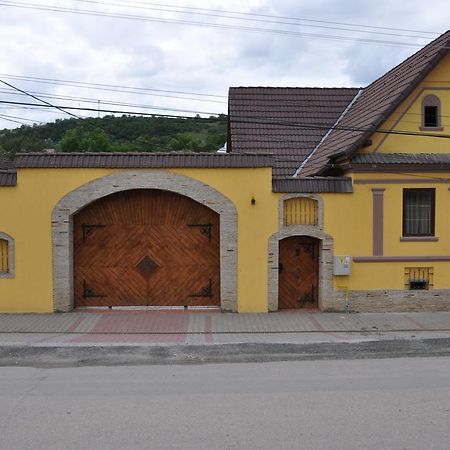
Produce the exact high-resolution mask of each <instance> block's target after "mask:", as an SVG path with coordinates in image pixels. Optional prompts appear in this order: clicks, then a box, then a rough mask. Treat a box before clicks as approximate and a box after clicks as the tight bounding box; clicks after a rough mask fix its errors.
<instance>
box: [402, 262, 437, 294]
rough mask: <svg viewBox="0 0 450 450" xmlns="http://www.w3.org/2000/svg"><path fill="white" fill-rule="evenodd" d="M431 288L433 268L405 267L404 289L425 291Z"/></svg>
mask: <svg viewBox="0 0 450 450" xmlns="http://www.w3.org/2000/svg"><path fill="white" fill-rule="evenodd" d="M432 287H433V267H405V289H410V290H426V289H431V288H432Z"/></svg>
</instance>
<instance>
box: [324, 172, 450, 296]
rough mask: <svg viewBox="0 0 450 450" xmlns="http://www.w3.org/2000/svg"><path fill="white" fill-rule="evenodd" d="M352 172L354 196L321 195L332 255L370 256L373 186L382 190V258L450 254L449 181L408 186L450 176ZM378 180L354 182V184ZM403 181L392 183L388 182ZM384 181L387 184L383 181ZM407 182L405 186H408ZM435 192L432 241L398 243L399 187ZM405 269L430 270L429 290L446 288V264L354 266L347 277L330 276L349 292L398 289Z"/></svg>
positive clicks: (449, 284) (449, 267)
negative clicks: (425, 179) (415, 181)
mask: <svg viewBox="0 0 450 450" xmlns="http://www.w3.org/2000/svg"><path fill="white" fill-rule="evenodd" d="M415 175H417V176H418V177H412V176H408V175H398V174H374V173H367V174H355V176H354V180H356V184H355V185H354V193H353V194H326V195H323V198H324V211H325V214H324V226H325V232H326V233H328V234H330V235H331V236H332V237H333V238H334V253H335V255H350V256H352V257H355V256H372V255H373V252H372V251H373V248H372V242H373V193H372V189H373V188H384V189H385V191H384V195H383V204H384V208H383V211H384V227H383V232H384V233H383V237H384V239H383V256H450V233H449V230H450V215H449V205H450V191H449V188H450V182H449V183H435V182H427V183H422V182H421V183H419V184H417V183H411V182H410V181H409V180H411V179H416V180H417V179H421V178H420V177H429V176H433V177H438V178H439V177H443V178H449V175H448V174H445V173H433V174H432V175H430V174H426V173H421V174H420V173H419V174H415ZM374 179H376V180H378V182H377V183H373V184H358V183H357V182H358V180H374ZM402 179H403V180H405V181H404V182H403V183H400V184H397V183H392V182H389V181H390V180H402ZM383 180H386V183H383V182H382V181H383ZM408 181H409V182H408ZM404 188H435V189H436V220H435V236H437V237H438V239H439V240H438V241H437V242H401V241H400V238H401V237H402V214H403V189H404ZM405 267H433V268H434V288H436V289H444V288H450V262H436V261H432V262H370V263H368V262H364V263H362V262H353V263H352V273H351V275H350V276H345V277H335V287H336V288H342V289H343V288H348V289H350V290H370V289H403V288H404V268H405Z"/></svg>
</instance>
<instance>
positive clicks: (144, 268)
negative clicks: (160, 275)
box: [136, 256, 159, 278]
mask: <svg viewBox="0 0 450 450" xmlns="http://www.w3.org/2000/svg"><path fill="white" fill-rule="evenodd" d="M158 269H159V265H158V264H156V263H155V261H153V259H152V258H150V257H149V256H144V257H143V258H142V259H141V260H140V261H139V263H138V265H137V266H136V270H137V271H138V272H139V273H140V274H141V275H142V276H143V277H144V278H148V277H149V276H150V275H152V274H153V273H154V272H156V271H157V270H158Z"/></svg>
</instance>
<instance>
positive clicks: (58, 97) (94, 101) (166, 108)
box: [0, 89, 450, 142]
mask: <svg viewBox="0 0 450 450" xmlns="http://www.w3.org/2000/svg"><path fill="white" fill-rule="evenodd" d="M29 92H30V93H32V94H35V95H39V96H40V97H41V98H49V99H56V100H68V101H72V102H80V101H81V102H85V103H92V104H96V105H98V104H99V103H100V104H103V105H113V106H128V107H134V108H140V109H141V108H142V109H147V110H159V111H174V112H185V113H191V114H207V115H219V114H221V113H218V112H211V111H200V110H190V109H179V108H172V107H170V106H156V105H153V106H150V105H143V104H137V103H127V102H115V101H112V100H105V99H91V98H87V97H74V96H67V95H55V94H50V93H48V92H34V91H33V92H32V91H29ZM0 94H7V95H25V94H21V93H16V92H13V91H8V90H2V89H0ZM252 103H253V104H254V103H255V101H253V102H252ZM78 109H80V107H78ZM365 110H366V111H378V109H376V108H366V109H365ZM224 114H225V113H224ZM392 114H394V113H392ZM395 114H402V115H404V116H406V115H414V116H420V117H421V116H422V115H423V114H421V113H414V112H405V111H403V112H401V111H398V112H395ZM440 117H441V118H444V117H445V118H447V117H450V116H447V115H443V114H441V115H440ZM308 118H312V119H317V120H320V117H313V116H308ZM402 123H409V124H412V125H421V124H422V122H421V121H413V120H402ZM287 142H289V141H287Z"/></svg>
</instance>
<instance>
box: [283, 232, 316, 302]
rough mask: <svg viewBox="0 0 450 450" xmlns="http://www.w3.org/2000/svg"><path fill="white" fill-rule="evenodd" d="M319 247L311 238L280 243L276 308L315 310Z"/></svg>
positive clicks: (301, 237) (296, 238) (293, 239)
mask: <svg viewBox="0 0 450 450" xmlns="http://www.w3.org/2000/svg"><path fill="white" fill-rule="evenodd" d="M318 281H319V245H318V241H317V240H316V239H313V238H308V237H304V236H293V237H290V238H286V239H283V240H281V241H280V247H279V287H278V308H279V309H284V308H286V309H293V308H317V307H318V285H319V283H318Z"/></svg>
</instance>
